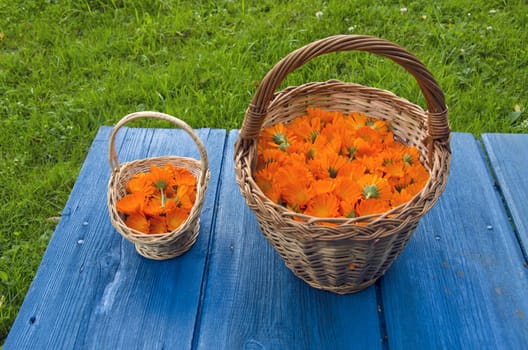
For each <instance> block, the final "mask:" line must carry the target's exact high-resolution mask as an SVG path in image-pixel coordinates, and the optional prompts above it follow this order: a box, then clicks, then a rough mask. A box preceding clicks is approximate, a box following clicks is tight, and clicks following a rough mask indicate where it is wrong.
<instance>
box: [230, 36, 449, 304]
mask: <svg viewBox="0 0 528 350" xmlns="http://www.w3.org/2000/svg"><path fill="white" fill-rule="evenodd" d="M351 50H360V51H367V52H370V53H373V54H377V55H381V56H385V57H387V58H390V59H392V60H393V61H394V62H396V63H398V64H399V65H401V66H402V67H403V68H405V69H406V70H407V71H408V72H409V73H410V74H412V75H413V76H414V77H415V78H416V81H417V83H418V85H419V86H420V89H421V91H422V94H423V95H424V97H425V100H426V102H427V107H428V110H427V111H424V110H423V109H422V108H421V107H419V106H417V105H415V104H412V103H411V102H409V101H407V100H405V99H403V98H400V97H398V96H396V95H395V94H393V93H391V92H389V91H385V90H380V89H376V88H371V87H366V86H362V85H358V84H353V83H345V82H341V81H337V80H331V81H327V82H312V83H307V84H304V85H301V86H296V87H288V88H286V89H284V90H282V91H280V92H278V93H275V91H276V89H277V88H278V87H279V86H280V84H281V83H282V82H283V81H284V79H285V78H286V76H287V75H288V74H289V73H291V72H293V71H294V70H295V69H296V68H298V67H300V66H302V65H303V64H305V63H307V62H308V61H310V60H311V59H313V58H315V57H317V56H320V55H322V54H325V53H331V52H337V51H351ZM313 107H316V108H320V109H324V110H328V111H337V112H342V113H345V114H348V113H351V112H363V113H365V114H367V115H368V116H370V117H373V118H378V119H382V120H385V121H388V122H389V123H390V125H391V130H392V131H393V133H394V135H395V137H396V139H397V140H398V141H400V142H402V143H404V144H409V145H413V146H416V147H417V148H418V150H419V153H420V158H421V161H422V163H423V165H424V166H425V167H426V169H427V171H428V172H429V175H430V177H429V180H428V181H427V183H426V185H425V187H424V188H423V190H422V191H420V192H419V193H418V194H417V195H415V196H414V197H413V198H412V199H411V200H410V201H409V202H407V203H405V204H403V205H400V206H398V207H396V208H394V209H392V210H390V211H389V212H386V213H381V214H376V215H369V216H362V217H356V218H353V219H349V218H317V217H313V216H308V215H304V214H299V213H295V212H292V211H290V210H288V209H287V208H286V207H284V206H282V205H279V204H276V203H274V202H272V201H271V200H270V199H269V198H267V197H266V195H264V193H263V192H262V190H261V189H260V188H259V187H258V185H257V184H256V182H255V180H254V177H253V174H254V171H255V165H256V161H257V146H258V137H259V134H260V132H261V130H262V129H263V128H265V127H268V126H270V125H274V124H277V123H279V122H283V123H288V122H290V121H291V120H293V119H294V118H297V117H299V116H303V115H306V110H307V108H313ZM449 139H450V129H449V125H448V120H447V107H446V105H445V102H444V95H443V93H442V91H441V90H440V88H439V87H438V85H437V83H436V81H435V79H434V78H433V76H432V75H431V73H430V72H429V71H428V70H427V69H426V68H425V66H424V65H423V64H422V63H421V62H420V61H419V60H418V59H417V58H416V57H415V56H414V55H412V54H411V53H409V52H407V51H406V50H404V49H403V48H401V47H399V46H397V45H395V44H393V43H391V42H388V41H386V40H382V39H378V38H373V37H369V36H361V35H338V36H333V37H328V38H325V39H322V40H319V41H316V42H313V43H311V44H308V45H306V46H304V47H302V48H300V49H298V50H296V51H293V52H292V53H290V54H289V55H288V56H286V57H285V58H283V59H282V60H281V61H280V62H278V63H277V64H276V65H275V66H274V67H273V68H272V69H271V70H270V71H269V72H268V74H267V75H266V76H265V78H264V79H263V81H262V83H261V85H260V86H259V88H258V89H257V92H256V93H255V95H254V97H253V100H252V102H251V104H250V106H249V108H248V109H247V111H246V115H245V119H244V123H243V125H242V128H241V130H240V133H239V138H238V140H237V143H236V145H235V172H236V177H237V182H238V184H239V186H240V190H241V192H242V194H243V195H244V197H245V199H246V202H247V204H248V206H249V208H251V209H252V210H253V211H254V212H255V214H256V217H257V220H258V222H259V225H260V228H261V230H262V232H263V234H264V236H265V237H266V239H267V240H268V241H269V242H270V243H271V245H272V246H273V247H274V248H275V250H276V251H277V252H278V253H279V255H280V256H281V257H282V259H283V260H284V262H285V264H286V266H287V267H288V268H289V269H290V270H291V271H292V272H293V273H294V274H295V275H296V276H298V277H299V278H301V279H302V280H304V281H305V282H306V283H308V284H309V285H311V286H313V287H315V288H318V289H323V290H327V291H331V292H334V293H338V294H347V293H353V292H358V291H361V290H363V289H365V288H366V287H368V286H370V285H371V284H373V283H374V282H376V280H377V279H378V278H380V277H381V276H382V275H383V274H384V273H385V272H386V270H387V269H388V268H389V266H390V265H391V264H392V263H393V262H394V260H395V259H396V258H397V257H398V256H399V255H400V253H401V252H402V251H403V249H404V248H405V246H406V245H407V243H408V242H409V239H410V238H411V236H412V234H413V232H414V231H415V229H416V227H417V226H418V223H419V220H420V218H421V217H423V215H424V214H426V213H427V212H428V211H429V210H430V209H431V207H432V206H433V205H434V204H435V203H436V201H437V200H438V198H439V197H440V195H441V193H442V192H443V190H444V188H445V185H446V182H447V177H448V173H449V167H450V159H451V151H450V146H449ZM294 218H295V219H294ZM320 222H329V223H332V224H333V225H334V226H332V227H330V226H325V225H320V224H318V223H320Z"/></svg>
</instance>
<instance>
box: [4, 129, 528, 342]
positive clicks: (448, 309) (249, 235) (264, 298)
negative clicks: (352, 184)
mask: <svg viewBox="0 0 528 350" xmlns="http://www.w3.org/2000/svg"><path fill="white" fill-rule="evenodd" d="M110 131H111V128H110V127H102V128H101V129H100V130H99V132H98V134H97V136H96V138H95V140H94V142H93V145H92V147H91V149H90V152H89V154H88V156H87V159H86V162H85V164H84V166H83V168H82V170H81V173H80V175H79V178H78V180H77V182H76V184H75V187H74V188H73V191H72V193H71V196H70V198H69V200H68V203H67V204H66V207H65V208H64V212H63V214H62V219H61V221H60V223H59V225H58V227H57V229H56V232H55V234H54V235H53V237H52V239H51V241H50V243H49V246H48V249H47V251H46V253H45V255H44V257H43V259H42V263H41V265H40V267H39V270H38V272H37V274H36V277H35V279H34V281H33V283H32V285H31V287H30V289H29V291H28V293H27V296H26V299H25V301H24V303H23V305H22V307H21V309H20V312H19V315H18V317H17V319H16V321H15V323H14V325H13V327H12V329H11V332H10V333H9V336H8V338H7V340H6V342H5V347H4V349H527V348H528V277H527V273H528V268H527V254H526V252H527V251H528V205H527V201H526V198H527V197H528V176H527V175H528V174H527V170H528V152H527V150H528V135H504V134H486V135H483V137H482V142H481V141H477V140H476V139H475V138H474V137H473V136H472V135H470V134H462V133H454V134H453V137H452V149H453V158H452V167H451V175H450V178H449V182H448V186H447V189H446V190H445V192H444V194H443V195H442V197H441V199H440V200H439V202H438V203H437V205H436V206H435V207H434V208H433V210H431V211H430V212H429V213H428V214H427V216H426V217H425V218H424V219H423V220H422V221H421V222H420V225H419V228H418V230H417V231H416V233H415V234H414V236H413V237H412V239H411V242H410V243H409V245H408V246H407V248H406V249H405V251H404V252H403V254H402V255H401V256H400V258H399V259H398V260H397V261H396V262H395V263H394V264H393V265H392V267H391V268H390V269H389V270H388V271H387V273H386V274H385V276H384V277H383V278H381V279H380V280H379V281H378V282H377V283H376V284H375V285H373V286H371V287H370V288H368V289H366V290H364V291H363V292H360V293H357V294H351V295H346V296H339V295H335V294H332V293H329V292H324V291H319V290H316V289H313V288H311V287H309V286H308V285H306V284H305V283H304V282H302V281H301V280H299V279H298V278H296V277H295V276H294V275H293V274H292V273H291V272H290V271H289V270H288V269H287V268H286V267H285V265H284V263H283V262H282V260H281V259H280V258H279V256H278V255H277V254H276V253H275V251H274V250H273V248H272V247H271V246H270V245H269V244H268V243H267V241H266V240H265V238H264V237H263V235H262V234H261V233H260V231H259V228H258V225H257V222H256V219H255V216H254V214H253V213H252V212H251V211H250V210H249V209H248V208H247V207H246V205H245V202H244V200H243V197H242V196H241V194H240V192H239V189H238V186H237V184H236V183H235V179H234V170H233V144H234V142H235V140H236V138H237V131H230V132H226V131H225V130H216V129H200V130H197V133H198V135H199V136H200V137H201V138H202V140H203V141H204V143H205V145H206V148H207V151H208V154H209V159H210V168H211V172H212V176H211V182H210V185H209V190H208V193H207V198H206V202H205V205H204V208H203V212H202V217H201V231H200V235H199V238H198V240H197V242H196V244H195V245H194V246H193V248H192V249H191V250H190V251H189V252H187V253H186V254H185V255H183V256H182V257H179V258H176V259H173V260H169V261H162V262H160V261H152V260H147V259H145V258H143V257H141V256H139V255H138V254H137V253H136V252H135V250H134V247H133V245H132V244H131V243H129V242H128V241H126V240H124V239H123V238H121V236H120V235H119V234H117V232H116V231H115V230H114V229H113V227H112V226H111V224H110V219H109V217H108V213H107V208H106V186H107V181H108V179H109V176H110V169H109V166H108V164H107V161H106V159H107V146H108V137H109V134H110ZM187 139H188V140H187ZM175 140H177V141H176V142H175ZM117 147H118V150H119V151H118V153H119V154H120V158H121V161H126V160H134V159H139V158H145V157H147V156H159V155H167V154H169V155H180V156H190V157H198V153H197V150H196V147H195V146H194V144H193V143H192V141H191V140H190V139H189V138H188V137H186V136H183V134H181V131H179V130H173V129H125V131H122V132H121V133H120V135H119V136H118V139H117Z"/></svg>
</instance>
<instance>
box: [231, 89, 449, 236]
mask: <svg viewBox="0 0 528 350" xmlns="http://www.w3.org/2000/svg"><path fill="white" fill-rule="evenodd" d="M314 87H324V88H328V89H336V92H337V91H340V90H337V89H343V88H349V87H359V88H362V89H367V90H368V91H369V92H372V93H374V94H379V95H382V96H384V97H386V98H389V99H391V100H394V101H398V102H399V103H400V104H401V105H399V108H398V109H396V108H394V107H393V106H391V107H393V108H394V111H395V115H396V114H397V115H401V114H402V113H404V112H409V113H410V114H420V116H421V117H425V115H426V114H427V113H428V112H427V111H424V109H423V108H422V107H421V106H419V105H417V104H415V103H413V102H410V101H409V100H407V99H406V98H403V97H400V96H398V95H396V94H394V93H393V92H391V91H388V90H383V89H379V88H375V87H369V86H364V85H361V84H357V83H349V82H342V81H339V80H335V79H332V80H328V81H325V82H308V83H304V84H301V85H298V86H289V87H286V88H285V89H283V90H281V91H279V92H277V93H275V95H274V97H273V99H272V100H271V101H270V104H269V106H268V109H267V111H266V113H263V115H262V118H263V123H262V126H261V128H260V132H261V131H262V129H263V128H264V127H265V126H269V125H273V124H274V123H273V122H271V123H270V119H268V117H269V116H270V114H271V113H272V112H273V111H274V108H278V107H277V105H280V104H281V103H286V102H288V101H289V100H291V99H293V98H294V97H296V96H297V94H299V93H300V92H302V91H305V90H313V88H314ZM312 93H313V95H317V93H318V91H315V92H312ZM322 109H326V110H329V111H331V110H332V108H328V107H322ZM372 117H376V116H372ZM294 118H296V117H292V118H291V119H292V120H293V119H294ZM378 118H379V117H378ZM260 132H259V133H260ZM422 141H423V142H427V141H428V140H422ZM449 142H450V137H448V139H447V140H445V141H442V142H438V141H437V142H434V143H433V142H431V143H430V144H429V145H430V147H427V150H428V152H429V155H431V154H433V153H436V154H439V153H441V152H445V153H447V154H448V157H447V159H445V160H444V159H440V158H438V157H435V158H434V159H431V160H430V162H429V164H428V166H426V169H427V171H428V173H429V174H430V176H429V179H428V180H427V182H426V184H425V185H424V188H423V189H422V190H421V191H420V192H418V193H417V194H416V195H415V196H414V197H413V198H412V199H411V200H409V201H408V202H406V203H403V204H401V205H399V206H397V207H395V208H392V209H391V210H390V211H388V212H384V213H379V214H372V215H368V216H359V217H356V218H319V217H314V216H311V215H306V214H300V213H296V212H293V211H291V210H289V209H288V208H286V207H284V206H282V205H280V204H277V203H274V202H272V201H271V200H270V199H269V198H268V197H267V196H266V195H265V194H264V193H263V192H262V190H261V189H260V187H259V186H258V185H257V184H256V182H255V180H254V178H253V173H254V164H251V162H249V161H248V159H247V158H248V154H249V153H253V154H252V156H253V160H255V159H256V157H255V156H256V153H257V145H258V138H257V137H255V138H249V139H243V140H241V139H240V138H239V140H238V141H237V144H236V145H235V169H236V173H237V182H238V183H239V185H240V188H241V190H242V188H243V187H244V186H247V185H249V186H250V189H251V191H250V192H251V194H253V195H254V196H253V197H254V198H253V200H256V198H258V200H259V201H260V202H261V203H262V204H264V205H265V207H266V208H269V209H270V210H274V211H275V212H277V213H279V214H280V216H281V218H282V220H284V222H285V223H286V224H293V225H299V224H300V223H302V224H303V225H306V226H309V227H310V229H311V234H310V237H306V236H305V235H302V234H301V235H302V237H303V238H317V239H320V240H335V239H336V234H341V233H342V232H341V231H342V230H346V229H354V230H358V229H360V230H361V232H355V233H354V232H352V233H351V234H349V235H348V238H352V237H354V238H355V239H361V240H363V239H372V238H380V237H385V236H388V235H390V234H391V233H390V232H389V233H387V234H386V235H380V234H375V235H373V234H372V232H371V231H372V229H371V228H373V227H376V226H378V225H381V224H383V223H384V222H385V221H397V220H400V219H401V216H403V214H404V213H405V212H406V211H407V210H408V209H412V208H414V207H418V206H423V203H426V202H428V201H432V203H431V205H430V206H432V204H434V202H436V200H437V199H438V197H439V194H440V193H441V192H442V191H443V189H444V188H445V185H446V181H443V182H442V183H441V184H440V187H439V188H438V177H435V176H433V168H434V167H435V166H437V167H440V168H446V174H445V176H446V177H447V175H448V172H449V164H450V147H449ZM444 163H445V164H444ZM426 188H430V190H429V191H425V189H426ZM242 192H243V195H244V197H245V198H246V201H247V202H248V204H250V202H251V200H252V199H251V198H248V196H250V195H251V194H248V196H246V193H244V191H242ZM433 192H437V193H438V195H437V196H436V198H433V199H432V200H431V199H430V198H429V197H430V195H431V193H433ZM250 207H252V205H250ZM429 209H430V208H429ZM429 209H427V210H425V211H423V212H422V213H421V214H420V217H421V216H423V215H424V214H425V213H426V212H427V211H428V210H429ZM295 218H297V219H299V220H300V221H299V220H295ZM321 222H324V223H331V224H335V226H323V225H318V224H317V223H321ZM403 224H405V222H404V223H403ZM403 224H402V225H403ZM391 231H393V230H391Z"/></svg>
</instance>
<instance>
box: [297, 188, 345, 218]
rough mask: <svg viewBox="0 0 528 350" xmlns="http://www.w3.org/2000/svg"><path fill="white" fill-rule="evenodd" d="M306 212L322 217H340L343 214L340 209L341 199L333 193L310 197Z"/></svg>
mask: <svg viewBox="0 0 528 350" xmlns="http://www.w3.org/2000/svg"><path fill="white" fill-rule="evenodd" d="M304 213H305V214H307V215H312V216H317V217H320V218H334V217H338V216H340V215H341V213H340V211H339V199H338V198H337V196H336V195H334V194H331V193H323V194H319V195H316V196H314V197H313V198H311V199H310V201H309V202H308V206H307V208H306V210H305V212H304Z"/></svg>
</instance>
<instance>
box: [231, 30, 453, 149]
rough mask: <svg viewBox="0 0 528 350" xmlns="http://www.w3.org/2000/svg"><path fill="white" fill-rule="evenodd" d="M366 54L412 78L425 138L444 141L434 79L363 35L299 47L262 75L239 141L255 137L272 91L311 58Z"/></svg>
mask: <svg viewBox="0 0 528 350" xmlns="http://www.w3.org/2000/svg"><path fill="white" fill-rule="evenodd" d="M352 50H357V51H366V52H370V53H373V54H377V55H380V56H384V57H387V58H390V59H391V60H393V61H394V62H396V63H398V64H399V65H400V66H402V67H403V68H405V69H406V70H407V71H408V72H409V73H410V74H412V75H413V76H414V78H415V79H416V81H417V82H418V85H419V86H420V89H421V91H422V94H423V95H424V97H425V100H426V103H427V109H428V112H427V114H428V120H427V123H428V129H429V137H430V138H432V140H439V141H447V140H448V139H449V134H450V129H449V123H448V120H447V106H446V104H445V100H444V94H443V92H442V90H440V88H439V87H438V84H437V83H436V81H435V79H434V77H433V76H432V74H431V73H430V72H429V71H428V70H427V68H426V67H425V66H424V64H423V63H422V62H420V60H419V59H418V58H416V56H414V55H413V54H411V53H410V52H408V51H406V50H405V49H403V48H402V47H400V46H398V45H396V44H393V43H391V42H389V41H386V40H383V39H378V38H374V37H371V36H366V35H336V36H331V37H327V38H325V39H321V40H318V41H315V42H313V43H311V44H308V45H306V46H304V47H301V48H299V49H297V50H295V51H293V52H291V53H290V54H288V55H287V56H286V57H284V58H283V59H282V60H280V61H279V62H278V63H277V64H276V65H275V66H274V67H273V68H272V69H271V70H270V71H269V72H268V74H266V76H265V77H264V79H263V80H262V83H261V84H260V86H259V87H258V89H257V91H256V93H255V95H254V96H253V100H252V101H251V104H250V105H249V107H248V110H247V111H246V116H245V118H244V122H243V124H242V128H241V130H240V138H241V139H246V140H248V141H249V140H251V139H254V138H256V137H257V136H258V134H259V132H260V128H261V126H262V123H263V122H264V117H265V115H266V113H267V108H268V105H269V103H270V102H271V100H272V99H273V96H274V93H275V91H276V90H277V89H278V87H279V86H280V84H281V83H282V82H283V81H284V79H285V78H286V76H287V75H288V74H289V73H291V72H293V71H294V70H295V69H297V68H299V67H301V66H302V65H304V64H305V63H307V62H308V61H310V60H311V59H312V58H315V57H317V56H320V55H323V54H326V53H332V52H339V51H352Z"/></svg>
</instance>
